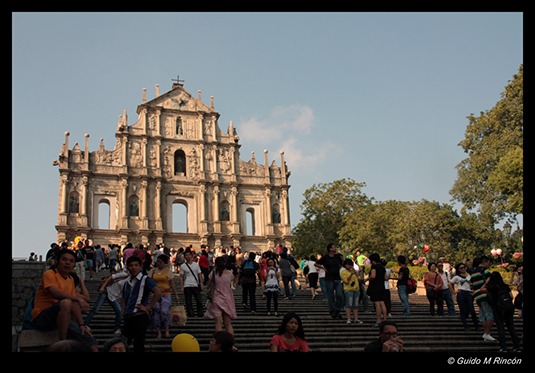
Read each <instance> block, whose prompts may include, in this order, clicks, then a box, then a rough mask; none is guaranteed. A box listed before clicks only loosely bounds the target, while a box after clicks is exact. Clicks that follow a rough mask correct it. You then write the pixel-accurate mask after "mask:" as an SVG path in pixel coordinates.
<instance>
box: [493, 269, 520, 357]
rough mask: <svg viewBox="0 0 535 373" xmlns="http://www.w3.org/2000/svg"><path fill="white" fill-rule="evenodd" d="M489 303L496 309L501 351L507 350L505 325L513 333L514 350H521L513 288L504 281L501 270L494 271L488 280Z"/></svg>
mask: <svg viewBox="0 0 535 373" xmlns="http://www.w3.org/2000/svg"><path fill="white" fill-rule="evenodd" d="M487 291H488V298H489V303H490V305H491V306H492V309H493V311H494V321H495V322H496V329H498V340H499V341H500V352H507V343H506V341H505V326H507V330H509V334H511V339H512V340H513V352H520V340H519V339H518V336H517V334H516V330H515V324H514V320H513V316H514V314H515V306H514V304H513V296H512V294H511V289H510V288H509V286H508V285H506V284H505V283H504V282H503V279H502V276H501V275H500V272H492V273H491V274H490V277H489V280H488V282H487Z"/></svg>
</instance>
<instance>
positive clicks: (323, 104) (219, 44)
mask: <svg viewBox="0 0 535 373" xmlns="http://www.w3.org/2000/svg"><path fill="white" fill-rule="evenodd" d="M12 21H13V22H12V24H13V26H12V27H13V28H12V31H13V32H12V64H13V65H12V117H13V119H12V167H13V171H12V176H13V179H12V188H13V189H12V193H13V195H12V238H13V244H12V255H13V256H16V257H19V256H20V257H24V256H27V255H28V254H29V252H30V251H35V252H37V253H38V254H43V255H44V254H45V253H46V251H47V250H48V248H49V245H50V243H51V242H54V241H55V240H56V230H55V228H54V226H55V224H56V223H57V204H58V189H59V171H58V168H57V167H55V166H52V161H53V160H54V159H57V158H58V154H59V152H60V149H61V145H62V143H63V141H64V139H65V137H64V132H65V131H69V132H70V133H71V136H70V140H69V147H70V148H71V149H72V147H73V146H74V143H75V142H78V143H79V144H80V146H81V147H82V148H83V146H84V143H85V138H84V134H85V133H89V134H90V136H91V137H90V139H89V148H90V151H95V150H97V149H98V145H99V141H100V138H104V144H105V146H106V148H107V149H113V147H114V145H115V137H114V135H115V132H116V129H117V121H118V119H119V115H121V114H122V113H123V110H125V109H126V110H127V112H128V116H129V124H133V123H135V122H136V120H137V114H136V112H135V111H136V107H137V105H138V104H140V103H141V99H142V89H143V88H147V97H148V98H149V99H151V98H153V97H154V95H155V84H159V85H160V94H162V93H165V92H167V91H168V90H170V89H171V85H172V82H171V79H176V76H177V75H180V78H181V79H184V80H185V84H184V88H185V89H186V90H187V91H189V92H190V93H191V94H193V95H196V92H197V90H201V91H202V98H203V101H204V102H205V103H207V104H209V103H210V96H214V101H215V109H216V110H217V111H218V112H219V113H220V114H221V117H220V119H219V126H220V127H221V128H222V129H224V130H225V131H226V128H227V127H228V124H229V121H231V120H232V121H233V123H234V127H235V128H237V132H238V135H239V136H240V138H241V141H240V142H241V144H242V148H241V159H243V160H245V161H248V160H249V159H250V155H251V151H254V152H255V155H256V158H257V161H258V162H259V163H263V150H264V149H268V151H269V158H270V160H269V161H270V163H271V161H272V160H273V159H276V161H277V164H279V165H280V155H279V152H280V151H281V150H284V151H285V158H286V161H287V164H288V167H289V169H290V171H291V172H292V175H291V177H290V180H289V181H290V184H291V185H292V187H291V189H290V203H291V206H290V209H291V222H292V225H296V224H297V223H298V222H299V220H300V212H301V211H300V207H299V205H300V204H301V202H302V196H303V192H304V191H305V189H307V188H309V187H310V186H312V184H315V183H326V182H331V181H333V180H337V179H341V178H348V177H349V178H352V179H354V180H356V181H358V182H365V183H366V184H367V187H366V188H365V189H364V192H365V193H366V194H367V195H368V196H370V197H375V198H376V199H377V200H388V199H397V200H403V201H413V200H416V201H417V200H421V199H422V198H425V199H428V200H436V201H439V202H441V203H450V195H449V193H448V192H449V190H450V189H451V187H452V185H453V183H454V181H455V179H456V177H457V174H456V169H455V166H456V165H457V164H458V163H459V162H460V161H461V160H462V159H463V158H465V154H464V153H463V151H462V149H461V148H460V147H458V146H457V144H458V143H459V142H460V141H461V140H462V139H463V137H464V132H465V129H466V126H467V124H468V120H467V119H466V117H467V116H468V115H470V113H476V114H477V113H479V112H480V111H484V110H488V109H491V108H492V107H493V106H494V105H495V104H496V102H497V101H498V100H499V99H500V93H501V92H503V90H504V87H505V86H506V85H507V83H508V81H509V80H511V79H512V76H513V74H515V73H516V72H517V70H518V67H519V66H520V64H521V63H523V15H522V13H14V14H13V16H12Z"/></svg>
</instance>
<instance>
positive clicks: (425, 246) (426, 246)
mask: <svg viewBox="0 0 535 373" xmlns="http://www.w3.org/2000/svg"><path fill="white" fill-rule="evenodd" d="M428 251H429V245H424V253H426V252H428Z"/></svg>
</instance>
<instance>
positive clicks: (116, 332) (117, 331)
mask: <svg viewBox="0 0 535 373" xmlns="http://www.w3.org/2000/svg"><path fill="white" fill-rule="evenodd" d="M113 335H115V336H117V337H118V336H120V335H121V329H115V331H114V332H113Z"/></svg>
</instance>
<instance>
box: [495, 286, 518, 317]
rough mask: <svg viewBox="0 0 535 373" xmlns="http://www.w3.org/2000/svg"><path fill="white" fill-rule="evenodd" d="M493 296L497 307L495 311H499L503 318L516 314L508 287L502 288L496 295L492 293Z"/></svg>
mask: <svg viewBox="0 0 535 373" xmlns="http://www.w3.org/2000/svg"><path fill="white" fill-rule="evenodd" d="M489 294H490V293H489ZM491 298H492V303H493V304H494V307H495V309H494V312H497V313H498V315H500V316H501V317H502V318H503V317H509V316H512V315H513V314H514V312H515V305H514V303H513V298H511V294H509V290H508V289H503V288H500V290H498V294H497V295H496V296H495V294H492V296H491Z"/></svg>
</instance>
